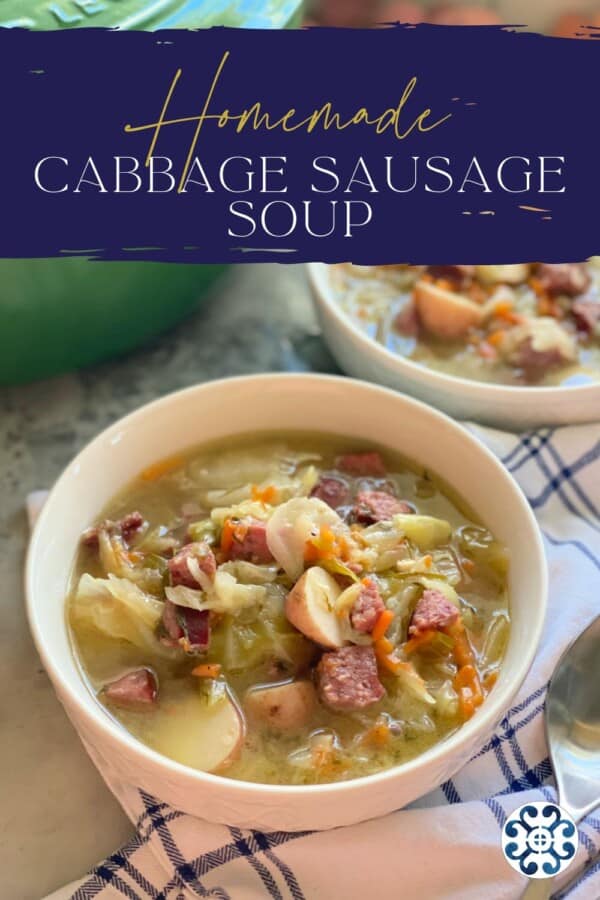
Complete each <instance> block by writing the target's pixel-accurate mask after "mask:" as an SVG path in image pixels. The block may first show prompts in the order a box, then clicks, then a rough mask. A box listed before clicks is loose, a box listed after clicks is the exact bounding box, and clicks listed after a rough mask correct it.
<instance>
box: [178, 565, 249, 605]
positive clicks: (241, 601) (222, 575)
mask: <svg viewBox="0 0 600 900" xmlns="http://www.w3.org/2000/svg"><path fill="white" fill-rule="evenodd" d="M165 594H166V595H167V598H168V599H169V600H170V601H171V603H175V604H176V606H187V607H188V608H189V609H198V610H203V609H210V610H212V611H213V612H218V613H233V614H235V613H237V612H239V611H240V610H242V609H247V608H248V607H250V606H257V605H259V604H261V603H262V602H263V601H264V599H265V596H266V592H265V588H264V586H263V585H260V584H240V583H239V582H238V581H237V580H236V579H235V578H234V576H233V575H231V574H230V572H226V571H224V570H223V568H222V567H221V568H219V569H217V571H216V573H215V577H214V579H213V582H212V585H211V589H210V590H209V591H202V590H194V589H193V588H189V587H185V586H184V585H182V584H178V585H177V587H167V588H165Z"/></svg>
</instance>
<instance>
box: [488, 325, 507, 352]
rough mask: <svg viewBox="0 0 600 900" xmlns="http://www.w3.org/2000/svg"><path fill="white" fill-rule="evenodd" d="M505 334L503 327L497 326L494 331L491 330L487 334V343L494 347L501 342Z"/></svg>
mask: <svg viewBox="0 0 600 900" xmlns="http://www.w3.org/2000/svg"><path fill="white" fill-rule="evenodd" d="M505 335H506V331H505V330H504V328H498V329H497V330H496V331H492V333H491V334H489V335H488V337H487V342H488V344H491V345H492V347H494V349H495V348H496V347H498V346H499V345H500V344H501V343H502V341H503V340H504V337H505Z"/></svg>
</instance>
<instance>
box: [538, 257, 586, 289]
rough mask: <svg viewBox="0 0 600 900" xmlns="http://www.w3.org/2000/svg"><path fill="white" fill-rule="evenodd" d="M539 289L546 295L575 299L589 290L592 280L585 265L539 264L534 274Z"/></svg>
mask: <svg viewBox="0 0 600 900" xmlns="http://www.w3.org/2000/svg"><path fill="white" fill-rule="evenodd" d="M536 276H537V280H538V283H539V285H540V287H541V288H542V289H543V290H544V291H546V292H547V293H548V294H552V295H556V294H567V296H569V297H577V295H578V294H583V292H584V291H587V289H588V288H589V286H590V284H591V281H592V278H591V275H590V273H589V271H588V267H587V265H586V264H585V263H555V264H550V263H540V265H539V266H538V268H537V272H536Z"/></svg>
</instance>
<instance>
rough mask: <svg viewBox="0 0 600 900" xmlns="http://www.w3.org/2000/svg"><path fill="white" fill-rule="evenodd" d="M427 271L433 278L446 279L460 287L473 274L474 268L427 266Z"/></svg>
mask: <svg viewBox="0 0 600 900" xmlns="http://www.w3.org/2000/svg"><path fill="white" fill-rule="evenodd" d="M427 271H428V272H429V273H430V274H431V275H433V277H434V278H447V279H448V280H449V281H452V282H454V283H455V284H459V285H462V284H463V283H464V282H465V281H468V280H469V279H470V278H472V277H473V275H474V274H475V266H427Z"/></svg>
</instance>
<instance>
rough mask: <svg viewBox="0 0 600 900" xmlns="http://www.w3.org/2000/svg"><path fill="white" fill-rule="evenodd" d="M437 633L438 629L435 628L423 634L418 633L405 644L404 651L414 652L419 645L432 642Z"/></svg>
mask: <svg viewBox="0 0 600 900" xmlns="http://www.w3.org/2000/svg"><path fill="white" fill-rule="evenodd" d="M436 634H437V631H436V630H435V629H433V628H430V629H428V630H427V631H424V632H423V633H422V634H416V635H415V636H414V637H412V638H410V640H408V641H407V642H406V643H405V644H404V652H405V653H408V654H411V653H414V651H415V650H418V649H419V647H424V646H425V645H426V644H429V643H431V641H432V640H433V638H434V637H435V636H436Z"/></svg>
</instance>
